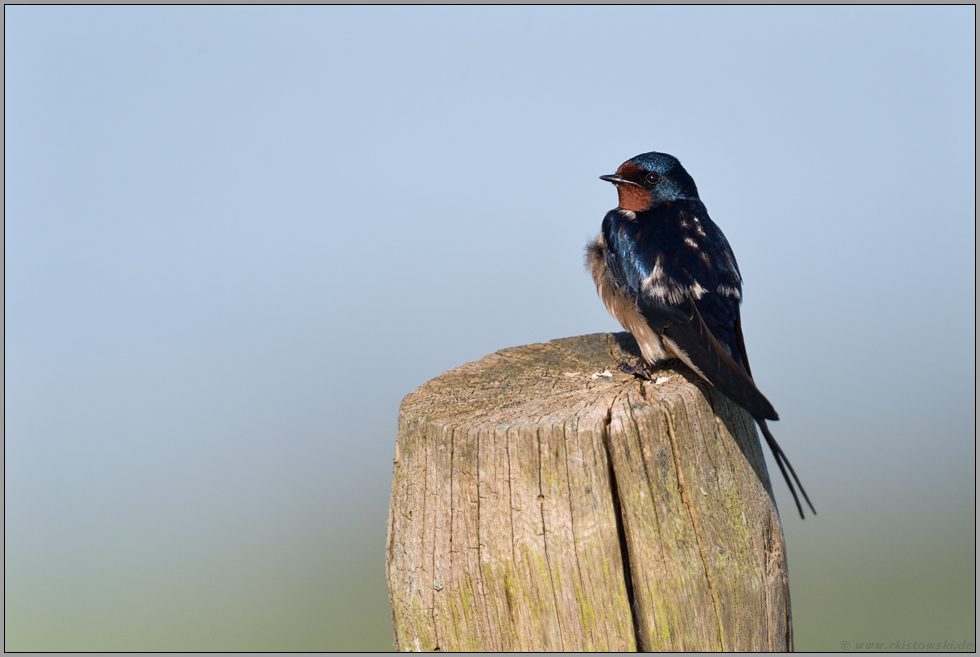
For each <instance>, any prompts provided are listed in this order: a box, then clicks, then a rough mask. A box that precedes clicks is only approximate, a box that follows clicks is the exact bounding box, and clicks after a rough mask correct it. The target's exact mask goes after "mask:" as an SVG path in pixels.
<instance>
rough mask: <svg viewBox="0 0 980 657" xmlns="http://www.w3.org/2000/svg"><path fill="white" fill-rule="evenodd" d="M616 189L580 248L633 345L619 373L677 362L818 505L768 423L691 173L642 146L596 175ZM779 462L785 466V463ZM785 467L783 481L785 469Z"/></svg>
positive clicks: (738, 290) (715, 231)
mask: <svg viewBox="0 0 980 657" xmlns="http://www.w3.org/2000/svg"><path fill="white" fill-rule="evenodd" d="M599 178H600V179H601V180H605V181H607V182H610V183H612V184H613V185H615V186H616V190H617V192H618V193H619V206H618V207H616V208H615V209H613V210H610V211H609V212H608V213H606V216H605V218H604V219H603V220H602V232H601V233H600V234H599V235H598V236H597V237H596V238H595V239H594V240H592V241H591V242H589V244H588V245H587V246H586V265H587V268H588V269H589V270H590V272H591V274H592V278H593V280H594V281H595V285H596V289H597V291H598V293H599V296H600V297H601V299H602V301H603V303H605V305H606V309H607V310H608V311H609V313H610V314H611V315H612V316H613V317H615V318H616V320H617V321H618V322H619V323H620V324H621V325H622V326H623V328H625V329H626V330H627V331H629V332H630V333H632V334H633V337H634V338H635V339H636V342H637V344H638V345H639V346H640V353H641V354H642V356H641V358H640V359H639V360H638V361H637V363H636V365H630V364H629V363H626V362H624V363H621V364H620V369H622V370H623V371H624V372H626V373H628V374H633V375H635V376H638V377H641V378H644V379H650V378H651V377H650V372H649V371H648V369H647V368H648V367H649V368H651V369H652V368H656V367H657V366H658V365H659V364H662V363H664V362H666V361H668V360H671V359H673V358H676V359H679V360H680V361H682V362H683V363H684V364H685V365H687V366H688V367H689V368H691V369H692V370H693V371H694V372H695V373H697V374H698V375H699V376H700V377H701V378H703V379H704V380H705V381H707V382H708V383H710V384H711V385H712V386H714V387H715V388H717V389H718V390H719V391H721V392H722V393H723V394H725V395H726V396H727V397H728V398H729V399H731V400H732V401H733V402H735V403H736V404H738V405H739V406H741V407H742V408H744V409H745V410H746V411H748V412H749V413H750V414H751V415H752V417H753V418H754V419H755V421H756V422H757V423H758V425H759V428H760V429H761V430H762V434H763V436H765V439H766V443H767V444H768V445H769V449H770V450H771V451H772V454H773V458H774V459H775V460H776V464H777V465H778V466H779V470H780V472H782V474H783V478H784V479H785V480H786V484H787V486H789V490H790V492H791V493H792V494H793V500H794V501H795V502H796V507H797V509H798V510H799V512H800V517H801V518H805V516H804V514H803V506H802V505H801V504H800V500H799V497H797V495H796V490H795V489H794V487H793V481H794V480H795V481H796V485H797V486H798V487H799V489H800V492H801V493H802V494H803V498H804V499H805V500H806V503H807V505H809V507H810V510H811V511H812V512H813V513H814V514H816V513H817V511H816V509H815V508H814V507H813V504H812V503H811V502H810V498H809V496H807V494H806V491H805V490H804V489H803V485H802V484H801V483H800V479H799V477H797V476H796V471H795V470H794V469H793V466H792V465H791V464H790V462H789V459H788V458H787V457H786V454H785V453H784V452H783V450H782V448H780V446H779V443H777V442H776V439H775V438H774V437H773V435H772V432H771V431H770V430H769V427H768V425H767V421H771V420H778V419H779V415H778V414H777V413H776V409H775V408H773V406H772V404H771V403H770V402H769V400H768V399H766V397H765V395H763V394H762V393H761V392H760V391H759V388H758V387H757V386H756V384H755V381H754V380H753V378H752V371H751V369H750V368H749V360H748V356H747V354H746V351H745V340H744V339H743V337H742V324H741V316H740V313H739V306H740V304H741V302H742V275H741V273H740V272H739V269H738V263H737V262H736V261H735V254H734V253H733V252H732V248H731V246H730V245H729V244H728V240H727V239H726V238H725V235H724V234H723V233H722V232H721V229H720V228H719V227H718V226H717V225H716V224H715V223H714V222H713V221H712V220H711V218H710V217H709V216H708V210H707V208H706V207H705V205H704V203H703V202H702V201H701V198H700V196H699V195H698V188H697V185H696V184H695V183H694V179H693V178H692V177H691V175H690V174H689V173H688V172H687V170H686V169H684V167H683V166H682V165H681V163H680V161H679V160H678V159H677V158H676V157H674V156H672V155H668V154H666V153H658V152H651V153H643V154H642V155H637V156H636V157H634V158H632V159H629V160H627V161H626V162H624V163H623V164H622V165H621V166H620V167H619V168H618V169H617V170H616V173H615V174H612V175H605V176H599ZM784 464H785V465H784ZM787 468H788V469H789V472H790V473H792V475H793V479H792V480H791V479H790V477H789V475H788V474H787V472H786V470H787Z"/></svg>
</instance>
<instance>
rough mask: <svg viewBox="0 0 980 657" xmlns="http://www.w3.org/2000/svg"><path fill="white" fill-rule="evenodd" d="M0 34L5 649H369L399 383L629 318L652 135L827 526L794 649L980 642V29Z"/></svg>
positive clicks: (599, 14) (661, 11) (554, 18)
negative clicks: (623, 209) (979, 287)
mask: <svg viewBox="0 0 980 657" xmlns="http://www.w3.org/2000/svg"><path fill="white" fill-rule="evenodd" d="M4 17H5V33H4V36H5V64H4V66H5V69H4V71H5V88H4V91H5V100H4V109H5V125H4V130H5V172H4V181H5V213H6V214H5V227H4V237H5V246H4V255H5V264H4V275H5V282H4V292H5V298H4V309H5V325H4V327H5V338H4V340H5V342H4V347H5V367H4V377H5V378H4V382H5V391H4V401H5V417H4V428H5V450H4V456H5V463H4V474H5V486H4V492H5V503H4V511H5V520H4V528H5V538H4V547H5V554H4V566H5V590H4V602H5V617H4V618H5V634H4V641H5V648H6V649H7V650H68V651H78V650H387V649H391V648H392V645H393V644H392V641H393V639H392V630H391V617H390V610H389V607H388V599H387V591H386V586H385V578H384V543H385V541H384V539H385V523H386V520H387V505H388V496H389V493H390V477H391V459H392V456H393V454H394V437H395V428H396V418H397V410H398V404H399V401H400V400H401V398H402V397H403V396H404V395H405V394H407V393H408V392H410V391H412V390H413V389H415V388H416V387H417V386H418V385H420V384H421V383H423V382H424V381H426V380H428V379H430V378H432V377H435V376H438V375H439V374H440V373H442V372H443V371H445V370H447V369H450V368H452V367H455V366H457V365H459V364H461V363H464V362H466V361H471V360H476V359H479V358H481V357H482V356H484V355H486V354H487V353H490V352H493V351H495V350H497V349H501V348H504V347H510V346H515V345H520V344H527V343H531V342H543V341H546V340H549V339H552V338H559V337H565V336H569V335H578V334H583V333H593V332H599V331H615V330H619V327H618V326H617V325H616V324H615V322H614V320H612V319H611V318H610V317H608V315H607V314H606V312H605V309H604V308H603V306H602V304H601V303H600V301H599V300H598V299H597V298H596V295H595V289H594V287H593V285H592V283H591V281H590V279H589V277H588V276H587V275H586V273H585V271H584V269H583V266H582V256H583V246H584V244H585V242H586V241H587V239H589V238H590V237H591V236H592V235H594V234H595V233H596V232H598V230H599V226H600V222H601V220H602V216H603V214H604V213H605V212H606V211H607V210H609V209H610V208H612V207H613V206H614V205H615V194H614V191H613V190H612V188H611V187H610V186H609V185H608V184H606V183H603V182H601V181H600V180H599V179H598V176H599V175H601V174H606V173H611V172H612V171H614V170H615V169H616V167H617V166H618V165H619V164H620V163H621V162H622V161H624V160H626V159H627V158H629V157H632V156H633V155H636V154H638V153H641V152H645V151H650V150H660V151H665V152H669V153H672V154H674V155H676V156H678V157H679V158H680V159H681V160H682V161H683V162H684V163H685V165H686V166H687V168H688V170H689V171H690V172H691V173H692V175H693V176H694V178H695V180H697V182H698V185H699V187H700V189H701V192H702V198H703V199H704V201H705V203H706V204H707V206H708V209H709V211H710V212H711V215H712V217H713V218H714V219H715V221H716V222H717V223H718V224H719V225H720V226H721V227H722V229H723V230H724V231H725V233H726V235H727V236H728V239H729V241H730V242H731V243H732V246H733V248H734V250H735V252H736V254H737V255H738V258H739V264H740V266H741V269H742V273H743V276H744V279H745V304H744V306H743V322H744V330H745V335H746V341H747V347H748V351H749V352H750V353H751V354H752V366H753V371H754V372H755V373H756V375H757V380H758V381H759V382H760V385H761V387H762V389H763V390H764V391H765V392H766V394H767V396H768V397H769V399H770V400H772V401H773V403H774V405H775V406H776V407H777V408H778V409H779V412H780V415H781V417H782V418H783V420H782V421H780V422H779V423H778V424H777V425H775V427H774V432H775V434H776V436H777V438H778V439H779V440H780V442H781V443H782V445H783V447H784V448H785V449H786V451H787V452H788V454H789V455H790V457H791V458H792V460H793V463H794V465H795V466H796V468H797V471H798V472H799V474H800V476H801V477H802V478H803V480H804V482H805V483H806V485H807V489H808V491H809V492H810V495H811V497H812V498H813V500H814V502H815V504H816V506H817V508H818V510H819V512H820V515H818V516H817V517H815V518H812V519H808V520H807V521H806V522H801V521H799V520H798V519H797V518H796V516H795V513H794V512H793V507H792V500H790V499H789V498H788V493H787V492H786V491H785V489H784V487H783V485H782V483H781V482H778V481H777V482H774V486H775V488H776V495H777V502H778V504H779V506H780V508H781V509H782V510H783V516H784V517H783V522H784V529H785V533H786V538H787V542H788V546H789V563H790V576H791V592H792V601H793V613H794V628H795V633H796V647H797V649H800V650H840V649H842V647H844V646H845V643H844V642H849V646H850V647H851V649H852V650H855V649H861V648H859V646H858V645H857V644H858V643H865V642H871V643H874V642H883V643H885V644H886V647H887V644H889V643H891V642H897V641H902V642H907V643H910V642H916V641H917V642H927V641H934V642H940V643H941V642H943V641H949V642H952V643H954V644H959V643H961V642H962V641H971V642H973V643H974V644H975V643H976V639H975V631H976V624H975V612H976V604H975V603H976V598H975V593H976V581H975V577H976V560H975V545H976V542H975V529H976V520H975V518H976V515H975V513H976V503H975V499H976V488H975V472H976V470H975V456H976V452H975V443H974V437H975V426H976V425H975V413H976V403H975V392H976V388H975V359H976V349H975V310H976V301H975V298H976V286H975V265H976V259H975V246H974V244H975V238H976V229H975V222H974V216H975V183H974V174H975V162H974V158H975V123H974V121H975V114H974V112H975V91H976V88H975V64H974V54H975V51H974V43H975V29H974V25H975V8H974V7H972V6H967V7H964V6H959V7H897V8H896V7H859V8H850V7H824V8H814V7H810V8H790V7H775V8H771V7H753V8H732V7H700V8H679V7H616V8H599V7H570V8H547V7H535V8H517V7H499V8H438V7H426V8H402V7H374V8H354V7H314V8H300V7H288V8H271V7H247V8H243V7H236V8H219V7H206V8H197V7H168V8H161V7H151V8H142V7H140V8H137V7H95V8H91V7H89V8H84V7H27V6H18V7H5V9H4ZM770 470H771V471H774V470H773V465H772V464H770Z"/></svg>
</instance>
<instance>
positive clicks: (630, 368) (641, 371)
mask: <svg viewBox="0 0 980 657" xmlns="http://www.w3.org/2000/svg"><path fill="white" fill-rule="evenodd" d="M619 369H621V370H622V371H623V372H625V373H626V374H632V375H633V376H637V377H639V378H641V379H643V380H645V381H653V377H652V376H650V373H649V372H647V368H646V366H645V365H644V364H643V359H642V358H641V359H639V360H638V361H636V365H630V364H629V363H627V362H626V361H625V360H624V361H623V362H622V363H620V364H619Z"/></svg>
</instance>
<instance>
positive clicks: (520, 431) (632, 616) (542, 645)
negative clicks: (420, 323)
mask: <svg viewBox="0 0 980 657" xmlns="http://www.w3.org/2000/svg"><path fill="white" fill-rule="evenodd" d="M638 353H639V352H638V349H637V347H636V344H635V342H633V340H632V337H630V336H629V334H627V333H618V334H596V335H586V336H582V337H576V338H567V339H563V340H553V341H551V342H548V343H547V344H534V345H528V346H524V347H516V348H513V349H505V350H503V351H500V352H497V353H495V354H491V355H489V356H487V357H486V358H484V359H482V360H480V361H478V362H475V363H467V364H465V365H462V366H461V367H457V368H456V369H454V370H452V371H450V372H446V373H445V374H443V375H442V376H440V377H438V378H436V379H433V380H432V381H429V382H428V383H426V384H424V385H423V386H422V387H420V388H419V389H418V390H417V391H415V392H414V393H412V394H410V395H408V396H407V397H406V398H405V400H404V401H403V402H402V405H401V412H400V414H399V420H398V439H397V447H396V452H395V469H394V480H393V482H392V493H391V511H390V516H389V525H388V555H387V565H388V587H389V591H390V595H391V606H392V613H393V618H394V623H395V641H396V646H397V647H398V649H400V650H494V651H497V650H535V651H537V650H637V649H640V650H726V651H727V650H788V649H791V648H792V629H791V617H790V604H789V588H788V584H787V577H786V553H785V547H784V543H783V534H782V528H781V527H780V524H779V516H778V515H777V513H776V507H775V505H774V503H773V500H772V493H771V486H770V483H769V476H768V473H767V471H766V466H765V461H764V460H763V455H762V451H761V449H760V446H759V439H758V436H757V434H756V429H755V425H754V423H753V422H752V419H751V417H750V416H749V415H748V414H747V413H745V412H744V411H742V409H740V408H738V407H737V406H735V405H734V404H733V403H731V402H729V401H728V400H727V399H726V398H725V397H724V396H723V395H721V394H719V393H717V392H716V391H714V390H713V389H711V387H710V386H708V385H706V384H704V383H703V382H702V381H700V380H699V379H698V378H697V377H696V375H695V374H693V373H692V372H690V370H687V369H686V368H683V367H682V366H680V365H678V366H677V367H676V368H675V369H670V370H664V371H661V372H657V373H656V374H655V381H653V382H640V381H638V380H636V379H635V378H634V377H632V376H627V375H626V374H623V373H621V372H619V371H618V370H617V369H616V365H617V364H618V363H619V362H620V361H623V360H630V361H634V360H635V359H636V358H637V356H638Z"/></svg>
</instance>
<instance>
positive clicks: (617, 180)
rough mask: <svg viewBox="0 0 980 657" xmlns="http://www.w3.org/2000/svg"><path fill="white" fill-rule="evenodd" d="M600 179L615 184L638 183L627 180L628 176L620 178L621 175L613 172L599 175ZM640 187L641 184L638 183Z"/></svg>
mask: <svg viewBox="0 0 980 657" xmlns="http://www.w3.org/2000/svg"><path fill="white" fill-rule="evenodd" d="M599 180H605V181H606V182H611V183H612V184H614V185H636V183H635V182H633V181H632V180H626V178H620V177H619V176H617V175H615V174H613V175H611V176H599ZM637 187H639V185H637Z"/></svg>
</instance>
